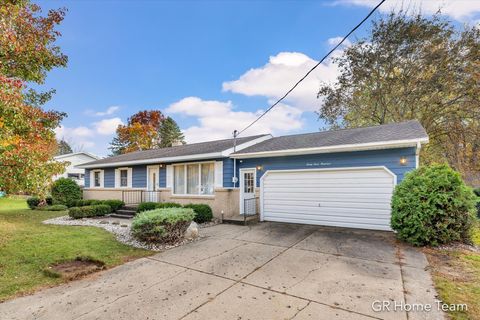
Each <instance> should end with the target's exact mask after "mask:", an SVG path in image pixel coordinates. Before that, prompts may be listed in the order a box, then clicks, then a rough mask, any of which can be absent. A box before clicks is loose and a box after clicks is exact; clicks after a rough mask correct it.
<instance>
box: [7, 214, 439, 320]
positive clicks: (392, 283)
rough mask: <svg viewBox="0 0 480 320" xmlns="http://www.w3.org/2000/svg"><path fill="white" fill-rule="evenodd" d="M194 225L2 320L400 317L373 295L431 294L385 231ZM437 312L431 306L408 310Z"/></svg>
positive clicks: (421, 263)
mask: <svg viewBox="0 0 480 320" xmlns="http://www.w3.org/2000/svg"><path fill="white" fill-rule="evenodd" d="M201 231H202V236H203V238H202V239H200V240H199V241H196V242H193V243H190V244H187V245H184V246H181V247H177V248H174V249H171V250H167V251H165V252H162V253H159V254H157V255H154V256H152V257H149V258H143V259H138V260H136V261H133V262H130V263H126V264H124V265H122V266H119V267H117V268H113V269H111V270H107V271H105V272H101V273H99V274H96V275H93V276H90V277H88V278H85V279H83V280H79V281H74V282H71V283H68V284H65V285H62V286H59V287H55V288H51V289H47V290H43V291H40V292H38V293H36V294H34V295H31V296H27V297H22V298H18V299H15V300H11V301H7V302H5V303H3V304H0V319H62V320H64V319H240V318H241V319H297V320H298V319H369V318H380V319H407V313H406V312H405V311H396V312H394V311H384V312H376V311H375V310H373V308H372V303H373V302H374V301H375V300H378V301H392V302H397V303H398V304H401V303H403V304H405V303H407V304H409V303H416V304H418V303H429V304H432V305H434V303H435V301H434V297H435V290H434V288H433V286H432V282H431V278H430V275H429V273H428V271H426V270H425V268H426V267H427V261H426V259H425V256H424V255H423V254H422V253H421V252H419V251H417V250H416V249H414V248H410V247H406V246H400V245H398V244H397V243H396V242H395V240H394V238H393V234H391V233H388V232H375V231H365V230H350V229H339V228H325V227H316V226H306V225H292V224H281V223H260V224H258V225H254V226H250V227H244V226H235V225H217V226H214V227H210V228H206V229H202V230H201ZM434 306H435V305H434ZM441 318H443V314H442V313H441V312H437V311H436V309H435V310H434V312H429V313H427V312H410V313H409V314H408V319H441Z"/></svg>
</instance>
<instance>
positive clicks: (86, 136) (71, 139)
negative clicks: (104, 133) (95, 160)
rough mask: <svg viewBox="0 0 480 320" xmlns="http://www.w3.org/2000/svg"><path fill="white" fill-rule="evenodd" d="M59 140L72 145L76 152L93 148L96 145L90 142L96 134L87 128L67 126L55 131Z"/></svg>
mask: <svg viewBox="0 0 480 320" xmlns="http://www.w3.org/2000/svg"><path fill="white" fill-rule="evenodd" d="M54 131H55V135H56V137H57V140H61V139H64V140H66V141H68V143H69V144H71V146H72V148H73V149H75V150H83V149H85V148H92V147H94V146H95V143H94V142H93V141H91V140H90V138H91V137H93V136H94V134H95V132H94V131H93V130H92V129H89V128H87V127H83V126H80V127H75V128H69V127H65V126H60V127H57V128H56V129H55V130H54Z"/></svg>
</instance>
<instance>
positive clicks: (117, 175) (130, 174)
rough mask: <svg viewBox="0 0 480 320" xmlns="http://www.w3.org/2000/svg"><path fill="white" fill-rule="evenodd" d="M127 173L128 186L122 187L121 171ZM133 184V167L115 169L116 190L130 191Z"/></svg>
mask: <svg viewBox="0 0 480 320" xmlns="http://www.w3.org/2000/svg"><path fill="white" fill-rule="evenodd" d="M122 170H124V171H127V185H126V186H122V176H121V171H122ZM132 184H133V169H132V168H131V167H120V168H116V169H115V188H118V189H129V188H132Z"/></svg>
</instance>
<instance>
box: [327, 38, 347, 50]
mask: <svg viewBox="0 0 480 320" xmlns="http://www.w3.org/2000/svg"><path fill="white" fill-rule="evenodd" d="M342 39H343V37H333V38H330V39H328V40H327V43H328V44H329V45H330V46H331V47H334V46H336V45H337V44H339V43H340V41H342ZM351 45H352V42H350V40H348V39H345V41H343V43H342V46H343V47H349V46H351ZM339 48H340V47H339Z"/></svg>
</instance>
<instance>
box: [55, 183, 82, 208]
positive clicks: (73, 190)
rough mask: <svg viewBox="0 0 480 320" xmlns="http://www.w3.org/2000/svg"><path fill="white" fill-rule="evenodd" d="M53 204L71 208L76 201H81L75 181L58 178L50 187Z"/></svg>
mask: <svg viewBox="0 0 480 320" xmlns="http://www.w3.org/2000/svg"><path fill="white" fill-rule="evenodd" d="M52 199H53V204H63V205H66V206H67V207H73V206H74V205H75V203H76V201H78V200H81V199H82V190H81V189H80V187H79V186H78V184H76V183H75V181H73V180H71V179H67V178H60V179H58V180H56V181H55V182H54V183H53V185H52Z"/></svg>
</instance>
